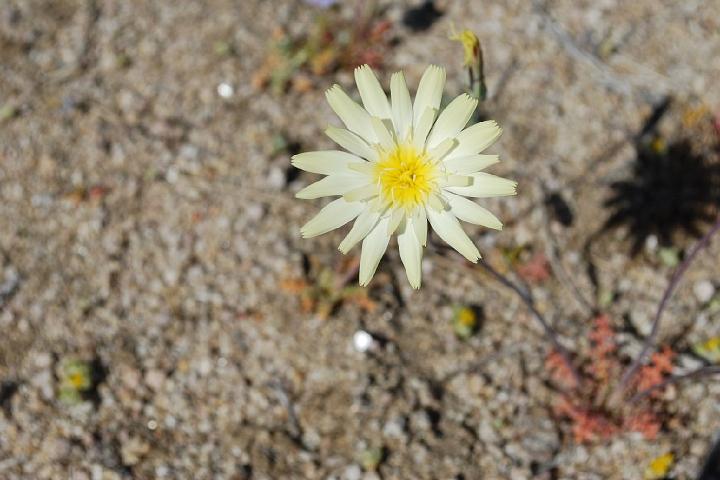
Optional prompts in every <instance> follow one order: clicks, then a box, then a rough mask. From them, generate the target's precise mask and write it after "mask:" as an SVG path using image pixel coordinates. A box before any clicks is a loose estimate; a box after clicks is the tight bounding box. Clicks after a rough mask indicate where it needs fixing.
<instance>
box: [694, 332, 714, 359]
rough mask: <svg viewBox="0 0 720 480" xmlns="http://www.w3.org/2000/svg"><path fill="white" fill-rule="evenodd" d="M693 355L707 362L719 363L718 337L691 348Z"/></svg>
mask: <svg viewBox="0 0 720 480" xmlns="http://www.w3.org/2000/svg"><path fill="white" fill-rule="evenodd" d="M693 350H695V353H697V354H698V355H700V356H701V357H703V358H704V359H706V360H708V361H709V362H713V363H718V362H720V337H712V338H710V339H709V340H706V341H704V342H700V343H698V344H696V345H695V346H694V347H693Z"/></svg>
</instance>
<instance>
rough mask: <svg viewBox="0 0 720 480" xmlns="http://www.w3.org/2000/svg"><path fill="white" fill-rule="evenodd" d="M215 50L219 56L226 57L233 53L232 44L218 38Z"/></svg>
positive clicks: (214, 45) (214, 46)
mask: <svg viewBox="0 0 720 480" xmlns="http://www.w3.org/2000/svg"><path fill="white" fill-rule="evenodd" d="M213 50H215V55H217V56H219V57H224V56H227V55H230V54H232V53H233V47H232V45H230V43H228V42H226V41H224V40H218V41H217V42H215V43H214V44H213Z"/></svg>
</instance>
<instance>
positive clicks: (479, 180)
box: [447, 172, 517, 198]
mask: <svg viewBox="0 0 720 480" xmlns="http://www.w3.org/2000/svg"><path fill="white" fill-rule="evenodd" d="M470 177H472V179H473V182H472V185H470V186H467V187H447V190H448V191H450V192H452V193H457V194H458V195H463V196H465V197H475V198H488V197H505V196H507V195H515V194H516V193H517V182H515V181H513V180H508V179H507V178H502V177H498V176H496V175H491V174H489V173H484V172H478V173H473V174H472V175H470Z"/></svg>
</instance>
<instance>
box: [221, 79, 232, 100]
mask: <svg viewBox="0 0 720 480" xmlns="http://www.w3.org/2000/svg"><path fill="white" fill-rule="evenodd" d="M217 93H218V95H220V96H221V97H222V98H230V97H232V96H233V95H234V94H235V89H234V88H233V87H232V85H230V84H229V83H225V82H223V83H221V84H220V85H218V86H217Z"/></svg>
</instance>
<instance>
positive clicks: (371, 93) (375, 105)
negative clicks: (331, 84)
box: [355, 65, 392, 118]
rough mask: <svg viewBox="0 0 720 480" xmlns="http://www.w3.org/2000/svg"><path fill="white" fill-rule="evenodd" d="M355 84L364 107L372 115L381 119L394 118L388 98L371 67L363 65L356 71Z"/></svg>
mask: <svg viewBox="0 0 720 480" xmlns="http://www.w3.org/2000/svg"><path fill="white" fill-rule="evenodd" d="M355 83H357V86H358V90H359V91H360V97H361V98H362V101H363V105H364V106H365V109H367V111H368V112H369V113H370V115H373V116H376V117H380V118H391V117H392V115H391V113H390V104H389V103H388V99H387V96H386V95H385V92H384V91H383V89H382V87H381V86H380V82H378V79H377V77H376V76H375V74H374V73H373V71H372V69H371V68H370V67H369V66H367V65H363V66H361V67H358V68H356V69H355Z"/></svg>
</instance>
